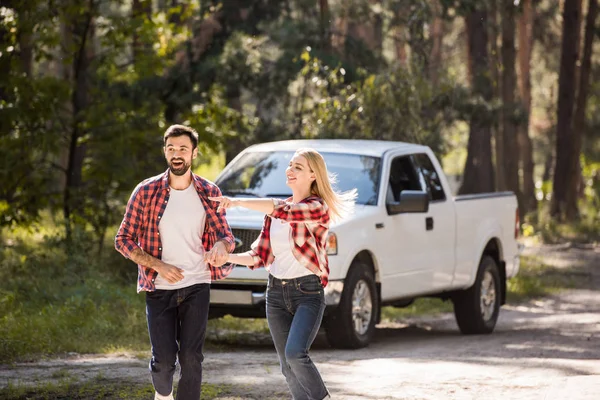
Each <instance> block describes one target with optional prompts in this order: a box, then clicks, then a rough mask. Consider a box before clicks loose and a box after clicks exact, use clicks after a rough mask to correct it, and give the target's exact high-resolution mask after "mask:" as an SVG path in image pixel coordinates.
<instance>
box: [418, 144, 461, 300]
mask: <svg viewBox="0 0 600 400" xmlns="http://www.w3.org/2000/svg"><path fill="white" fill-rule="evenodd" d="M412 157H413V160H414V164H415V166H416V167H417V169H418V171H419V174H420V175H421V179H422V181H424V186H425V188H426V189H427V192H428V193H429V211H428V212H427V214H426V215H424V216H423V217H424V218H425V219H426V221H425V224H426V226H427V228H426V229H427V234H426V236H427V243H428V249H427V250H426V251H427V253H428V256H427V259H428V260H429V262H430V263H431V275H430V276H429V277H428V279H429V281H428V284H429V285H430V289H431V290H439V289H444V288H449V287H450V286H451V285H452V279H453V277H454V269H455V266H456V261H455V250H456V244H455V236H456V218H455V210H454V202H453V201H452V199H451V198H450V196H447V195H446V193H445V191H444V187H443V185H442V182H441V177H440V172H439V170H438V168H439V166H438V167H436V166H435V165H434V163H433V162H432V160H431V157H430V156H429V155H428V154H426V153H420V154H414V155H413V156H412Z"/></svg>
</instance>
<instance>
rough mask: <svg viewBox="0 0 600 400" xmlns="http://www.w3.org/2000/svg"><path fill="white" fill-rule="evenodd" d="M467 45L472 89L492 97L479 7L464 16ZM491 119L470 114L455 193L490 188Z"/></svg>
mask: <svg viewBox="0 0 600 400" xmlns="http://www.w3.org/2000/svg"><path fill="white" fill-rule="evenodd" d="M465 22H466V26H467V40H468V49H469V64H470V67H471V71H472V72H473V85H472V90H473V93H474V95H475V96H481V97H482V98H483V99H484V100H485V101H490V100H491V97H492V91H491V83H490V79H489V74H488V51H487V45H488V43H487V42H488V35H487V31H486V25H487V12H486V10H485V9H479V10H476V11H473V12H471V13H470V14H468V15H467V16H466V18H465ZM490 126H491V122H490V118H489V116H488V115H485V113H481V112H477V113H474V114H473V115H472V116H471V121H470V127H469V129H470V132H469V143H468V148H467V161H466V164H465V172H464V176H463V183H462V185H461V187H460V189H459V194H466V193H481V192H491V191H493V190H494V170H493V167H492V149H491V129H490Z"/></svg>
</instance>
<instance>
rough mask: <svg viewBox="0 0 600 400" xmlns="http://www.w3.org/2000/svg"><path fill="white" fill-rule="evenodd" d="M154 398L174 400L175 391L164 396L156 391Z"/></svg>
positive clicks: (155, 399)
mask: <svg viewBox="0 0 600 400" xmlns="http://www.w3.org/2000/svg"><path fill="white" fill-rule="evenodd" d="M154 400H174V399H173V392H171V393H170V394H169V395H167V396H163V395H162V394H160V393H158V392H154Z"/></svg>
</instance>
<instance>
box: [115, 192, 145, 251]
mask: <svg viewBox="0 0 600 400" xmlns="http://www.w3.org/2000/svg"><path fill="white" fill-rule="evenodd" d="M141 190H142V185H141V184H140V185H138V186H137V187H136V188H135V189H134V190H133V193H131V197H129V201H128V202H127V206H126V207H125V215H123V221H121V225H120V226H119V230H118V231H117V235H116V236H115V249H117V251H118V252H119V253H121V254H122V255H123V257H125V258H131V252H132V251H133V250H135V249H139V248H140V247H139V246H138V244H137V239H138V237H139V233H140V229H141V225H142V214H143V212H144V205H143V203H142V197H143V196H141V195H140V191H141ZM140 250H141V249H140Z"/></svg>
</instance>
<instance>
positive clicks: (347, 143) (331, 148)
mask: <svg viewBox="0 0 600 400" xmlns="http://www.w3.org/2000/svg"><path fill="white" fill-rule="evenodd" d="M302 147H312V148H314V149H315V150H317V151H319V152H327V153H349V154H359V155H364V156H373V157H381V156H383V154H384V153H385V152H387V151H389V150H406V151H407V152H408V153H417V152H423V151H425V149H427V146H423V145H419V144H412V143H406V142H393V141H388V140H358V139H298V140H282V141H278V142H268V143H261V144H255V145H253V146H250V147H249V148H248V149H247V150H246V151H277V150H281V151H296V150H298V149H299V148H302Z"/></svg>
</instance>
